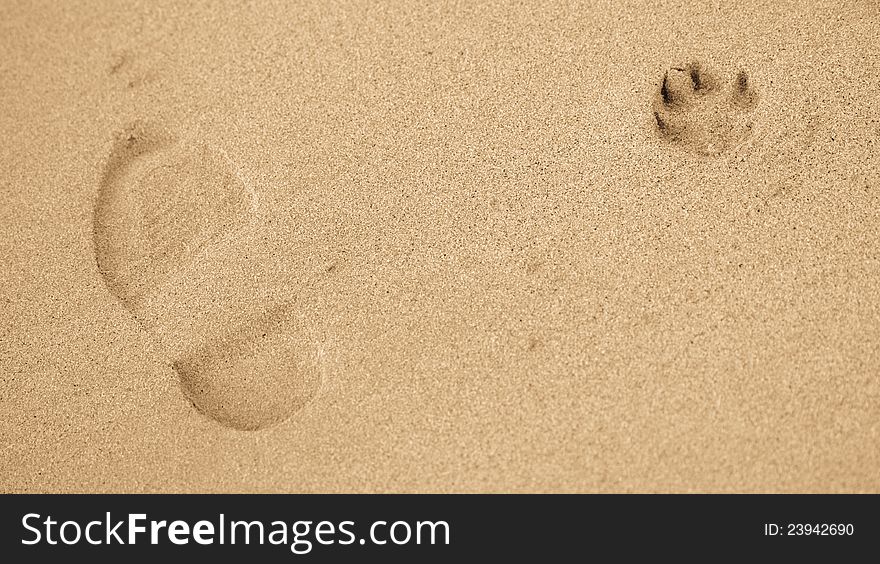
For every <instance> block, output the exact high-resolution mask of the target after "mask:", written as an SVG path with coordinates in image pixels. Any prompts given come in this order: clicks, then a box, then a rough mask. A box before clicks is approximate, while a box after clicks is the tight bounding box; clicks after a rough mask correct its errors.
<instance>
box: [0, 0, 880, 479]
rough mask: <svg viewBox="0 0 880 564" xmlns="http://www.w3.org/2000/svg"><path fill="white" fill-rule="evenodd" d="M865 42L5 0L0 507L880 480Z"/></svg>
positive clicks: (763, 14) (654, 23)
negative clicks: (63, 501) (84, 500)
mask: <svg viewBox="0 0 880 564" xmlns="http://www.w3.org/2000/svg"><path fill="white" fill-rule="evenodd" d="M878 37H880V6H878V5H877V3H876V2H872V1H867V0H865V1H844V2H830V1H829V2H821V1H815V2H810V1H803V2H776V1H773V2H770V1H767V2H728V3H715V2H712V3H708V2H696V3H694V2H646V1H630V2H588V3H577V2H501V1H495V2H448V3H447V2H442V3H422V2H382V3H375V2H328V1H324V0H322V1H314V2H216V3H205V2H185V3H184V2H153V1H142V2H3V3H2V4H0V108H2V112H0V139H2V141H0V257H2V268H0V491H3V492H59V491H63V492H69V491H71V492H155V491H163V492H252V491H256V492H833V491H841V492H880V471H878V468H880V183H878V181H880V156H878V148H880V113H878V108H880V48H878V42H877V39H878Z"/></svg>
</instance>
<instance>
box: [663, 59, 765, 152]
mask: <svg viewBox="0 0 880 564" xmlns="http://www.w3.org/2000/svg"><path fill="white" fill-rule="evenodd" d="M757 101H758V95H757V93H756V92H755V90H754V88H753V87H752V84H751V82H750V81H749V77H748V75H747V74H746V72H745V71H739V72H738V73H737V74H736V77H735V78H734V79H733V80H732V81H731V83H730V84H726V85H725V84H723V83H722V81H721V80H720V79H718V78H717V77H716V76H715V75H714V74H712V73H711V72H709V71H707V70H706V68H705V66H704V65H702V64H700V63H690V64H688V65H686V66H683V67H673V68H671V69H669V70H668V71H666V73H665V74H664V75H663V79H662V81H661V83H660V88H659V91H658V93H657V95H656V96H655V99H654V104H653V110H654V120H655V125H656V127H657V131H658V132H659V133H660V136H661V138H662V139H663V140H664V141H665V142H666V143H669V144H671V145H675V146H678V147H681V148H683V149H686V150H688V151H690V152H693V153H697V154H698V155H702V156H707V157H712V156H717V155H720V154H722V153H724V152H727V151H728V150H730V149H732V148H734V147H736V146H737V145H739V144H740V143H742V142H743V141H745V140H746V139H747V138H748V137H749V135H750V134H751V131H752V127H753V123H752V118H751V113H752V110H753V109H754V108H755V106H756V104H757Z"/></svg>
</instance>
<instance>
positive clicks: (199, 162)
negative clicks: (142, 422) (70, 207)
mask: <svg viewBox="0 0 880 564" xmlns="http://www.w3.org/2000/svg"><path fill="white" fill-rule="evenodd" d="M256 209H257V200H256V195H255V193H254V192H253V191H252V190H251V188H250V187H249V185H248V184H247V182H245V180H244V179H243V178H242V176H241V174H240V172H239V171H238V169H237V168H236V167H235V166H234V164H233V163H232V162H231V161H230V160H229V158H228V157H227V156H226V155H225V154H224V153H222V152H221V151H218V150H216V149H214V148H212V147H211V146H210V144H207V143H205V142H203V141H201V140H198V139H196V140H191V141H186V140H181V139H180V138H178V136H176V135H175V134H174V133H172V132H171V131H170V130H168V129H167V128H163V127H159V126H157V125H155V124H148V123H143V122H136V123H133V124H131V125H129V126H128V127H127V128H125V129H124V130H123V131H121V132H120V133H119V134H118V135H117V137H116V139H115V140H114V143H113V146H112V148H111V152H110V156H109V158H108V160H107V165H106V169H105V171H104V176H103V179H102V182H101V185H100V187H99V191H98V198H97V203H96V206H95V214H94V233H93V235H94V243H95V258H96V260H97V263H98V270H99V271H100V272H101V275H102V277H103V279H104V282H105V283H106V286H107V288H108V289H109V290H110V292H112V293H113V294H114V295H115V296H116V297H117V298H118V299H119V301H120V302H121V303H122V305H123V306H124V307H125V308H126V309H127V310H128V311H129V312H130V313H131V314H132V316H133V317H134V318H135V319H136V320H137V321H138V323H139V324H140V325H141V326H142V327H143V328H144V329H145V330H146V331H148V332H150V333H151V334H152V335H153V337H154V339H155V340H156V341H157V342H158V343H160V345H161V346H162V350H163V354H165V355H166V357H167V358H166V359H165V360H166V361H167V362H169V364H170V365H171V366H172V367H173V368H174V370H175V372H176V373H177V375H178V377H179V379H180V383H181V388H182V390H183V392H184V394H185V395H186V397H187V398H188V399H189V401H190V402H191V403H192V404H193V405H194V406H195V407H196V409H197V410H198V411H199V412H201V413H203V414H204V415H206V416H208V417H210V418H211V419H213V420H215V421H217V422H219V423H221V424H223V425H225V426H227V427H231V428H235V429H245V430H256V429H261V428H264V427H267V426H270V425H273V424H275V423H279V422H281V421H284V420H285V419H287V418H289V417H290V416H291V415H292V414H293V413H295V412H296V411H298V410H299V409H301V408H302V407H303V406H304V405H306V404H307V403H308V402H309V401H310V400H311V399H313V398H314V396H315V395H316V393H317V390H318V388H319V385H320V380H321V378H320V372H319V370H318V366H317V364H316V362H315V358H314V355H313V354H312V349H313V347H311V345H310V343H309V339H308V338H307V336H306V332H305V330H304V328H302V327H299V326H298V324H297V320H296V316H294V315H291V313H290V311H288V309H287V308H286V307H285V306H280V307H279V306H275V307H269V308H267V309H266V311H265V312H264V313H263V314H262V315H259V316H257V318H256V319H247V320H245V321H241V320H239V322H238V324H239V326H237V327H233V328H231V330H229V331H228V332H227V334H226V335H225V336H221V337H220V338H218V339H215V340H209V341H208V342H201V341H200V340H199V338H198V337H196V336H191V337H190V336H188V335H185V334H184V335H181V334H180V331H178V330H176V328H175V327H174V326H173V325H174V321H173V320H170V319H167V318H166V317H163V315H162V314H161V312H159V311H157V310H156V309H155V301H154V298H155V296H157V295H162V290H163V289H165V288H166V287H167V286H169V285H174V284H180V283H181V281H184V280H186V279H187V277H188V276H191V272H192V270H191V268H190V267H191V266H192V265H193V263H194V262H195V261H197V260H203V259H204V260H210V259H205V257H206V256H209V255H210V254H211V253H209V251H217V252H219V253H223V252H226V251H227V250H228V249H229V248H230V246H233V245H235V244H236V243H237V241H238V240H239V235H240V234H241V233H242V231H243V229H245V228H247V227H248V226H249V225H251V224H252V223H253V221H254V218H255V217H256ZM174 307H177V308H184V309H186V308H192V307H194V306H192V305H191V304H187V303H179V304H175V306H174ZM182 313H183V314H184V315H190V316H191V315H192V314H194V313H195V312H193V311H182ZM169 334H170V335H173V336H174V338H173V339H169V338H167V337H166V338H163V337H162V336H163V335H169ZM178 341H180V342H178Z"/></svg>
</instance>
